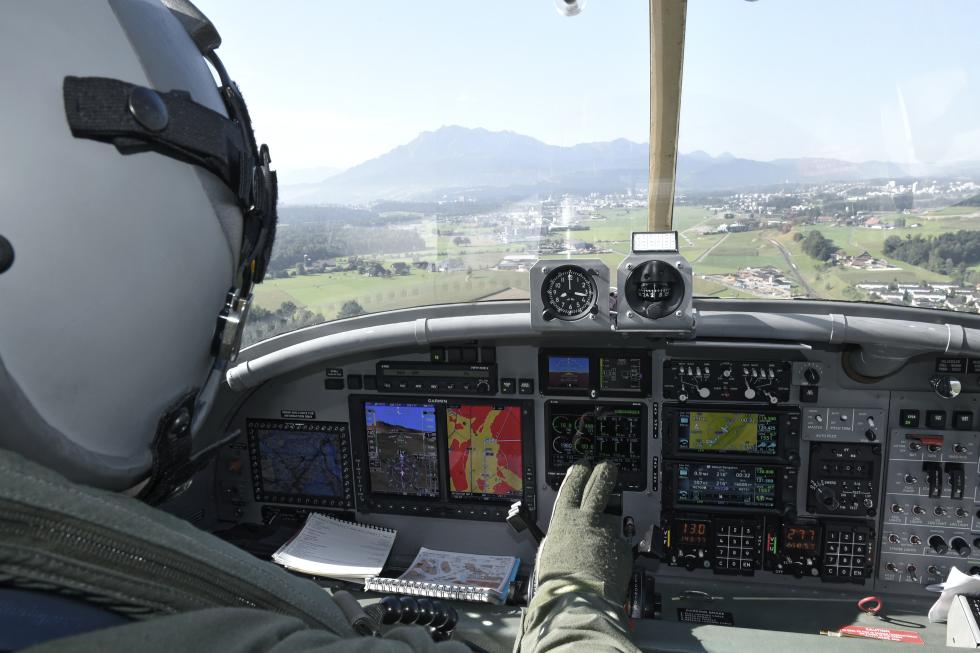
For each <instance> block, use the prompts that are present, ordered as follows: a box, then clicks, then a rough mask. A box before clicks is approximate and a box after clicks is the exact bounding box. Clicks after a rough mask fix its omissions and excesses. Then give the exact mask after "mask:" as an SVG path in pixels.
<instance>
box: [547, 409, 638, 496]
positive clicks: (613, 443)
mask: <svg viewBox="0 0 980 653" xmlns="http://www.w3.org/2000/svg"><path fill="white" fill-rule="evenodd" d="M546 409H547V410H546V413H545V424H546V428H547V434H548V435H547V440H546V447H547V478H548V483H549V485H551V487H553V488H558V487H559V486H560V485H561V482H562V479H564V478H565V472H566V471H567V470H568V468H569V466H571V465H572V464H574V463H576V462H578V461H580V460H583V459H584V460H588V461H590V462H593V463H594V462H599V461H602V460H612V461H613V462H615V463H616V464H617V466H618V467H619V480H618V486H619V487H620V488H621V489H624V490H642V489H643V488H645V487H646V465H645V464H644V460H645V457H646V456H645V450H646V436H645V433H646V412H645V410H646V409H645V406H644V405H643V404H640V403H581V402H568V401H549V402H547V404H546Z"/></svg>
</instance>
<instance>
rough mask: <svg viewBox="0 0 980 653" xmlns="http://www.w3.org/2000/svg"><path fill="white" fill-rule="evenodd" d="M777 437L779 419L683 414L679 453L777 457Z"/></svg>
mask: <svg viewBox="0 0 980 653" xmlns="http://www.w3.org/2000/svg"><path fill="white" fill-rule="evenodd" d="M778 434H779V416H778V415H773V414H765V413H723V412H708V411H698V410H691V411H680V412H679V413H678V428H677V451H678V453H681V452H699V453H701V452H711V453H734V454H750V455H761V456H775V455H776V447H777V438H778Z"/></svg>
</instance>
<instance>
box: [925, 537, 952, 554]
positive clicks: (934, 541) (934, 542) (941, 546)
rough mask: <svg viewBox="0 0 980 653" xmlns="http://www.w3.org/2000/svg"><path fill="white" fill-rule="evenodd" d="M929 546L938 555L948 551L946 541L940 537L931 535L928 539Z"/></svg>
mask: <svg viewBox="0 0 980 653" xmlns="http://www.w3.org/2000/svg"><path fill="white" fill-rule="evenodd" d="M929 546H930V547H931V548H932V550H933V551H935V552H936V553H938V554H939V555H943V554H944V553H946V552H947V551H949V546H948V545H947V544H946V540H944V539H943V537H942V535H933V536H932V537H930V538H929Z"/></svg>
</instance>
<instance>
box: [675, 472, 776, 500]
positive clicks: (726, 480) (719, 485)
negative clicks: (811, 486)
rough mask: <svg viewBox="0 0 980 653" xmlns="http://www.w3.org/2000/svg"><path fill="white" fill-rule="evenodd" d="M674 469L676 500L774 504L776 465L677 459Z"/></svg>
mask: <svg viewBox="0 0 980 653" xmlns="http://www.w3.org/2000/svg"><path fill="white" fill-rule="evenodd" d="M676 469H677V471H676V480H675V483H676V485H675V501H676V502H677V503H678V504H688V505H698V506H732V507H736V506H737V507H751V508H773V507H775V505H776V474H777V471H776V468H775V467H768V466H757V465H714V464H711V463H678V464H677V468H676Z"/></svg>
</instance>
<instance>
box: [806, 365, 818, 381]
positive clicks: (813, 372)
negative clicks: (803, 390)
mask: <svg viewBox="0 0 980 653" xmlns="http://www.w3.org/2000/svg"><path fill="white" fill-rule="evenodd" d="M803 378H804V379H806V382H807V383H809V384H810V385H817V384H818V383H820V371H819V370H818V369H817V368H815V367H808V368H806V369H805V370H803Z"/></svg>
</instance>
